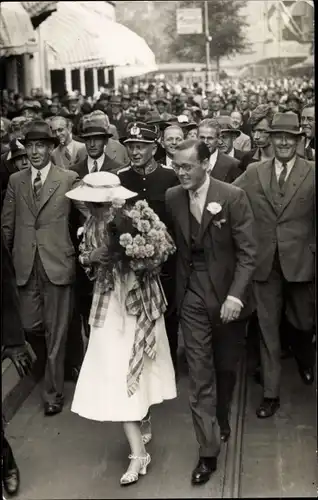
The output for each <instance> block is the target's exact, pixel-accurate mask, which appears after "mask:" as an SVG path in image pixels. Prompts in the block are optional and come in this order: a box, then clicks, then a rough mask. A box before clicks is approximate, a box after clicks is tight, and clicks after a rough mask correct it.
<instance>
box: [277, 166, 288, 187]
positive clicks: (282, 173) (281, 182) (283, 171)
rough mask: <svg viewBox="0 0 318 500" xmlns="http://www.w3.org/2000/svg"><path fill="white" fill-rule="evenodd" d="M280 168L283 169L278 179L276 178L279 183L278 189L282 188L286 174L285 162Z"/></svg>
mask: <svg viewBox="0 0 318 500" xmlns="http://www.w3.org/2000/svg"><path fill="white" fill-rule="evenodd" d="M282 168H283V170H282V171H281V173H280V176H279V179H278V185H279V188H280V189H282V188H283V186H284V184H285V180H286V175H287V163H282Z"/></svg>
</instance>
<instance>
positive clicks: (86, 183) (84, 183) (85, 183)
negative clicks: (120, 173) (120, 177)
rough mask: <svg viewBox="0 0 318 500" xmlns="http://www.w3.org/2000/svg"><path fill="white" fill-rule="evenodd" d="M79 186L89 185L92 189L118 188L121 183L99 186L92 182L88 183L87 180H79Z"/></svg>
mask: <svg viewBox="0 0 318 500" xmlns="http://www.w3.org/2000/svg"><path fill="white" fill-rule="evenodd" d="M80 186H81V187H89V188H93V189H113V188H118V187H121V184H120V183H119V184H103V185H101V186H94V185H93V184H89V183H88V182H85V181H83V180H82V181H81V182H80Z"/></svg>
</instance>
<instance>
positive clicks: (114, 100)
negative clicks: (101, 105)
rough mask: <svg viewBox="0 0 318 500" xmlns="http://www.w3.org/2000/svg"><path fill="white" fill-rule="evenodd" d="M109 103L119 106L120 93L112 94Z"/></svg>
mask: <svg viewBox="0 0 318 500" xmlns="http://www.w3.org/2000/svg"><path fill="white" fill-rule="evenodd" d="M109 104H110V105H112V104H113V105H116V106H120V105H121V96H120V95H112V96H111V98H110V99H109Z"/></svg>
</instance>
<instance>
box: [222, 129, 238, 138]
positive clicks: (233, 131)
mask: <svg viewBox="0 0 318 500" xmlns="http://www.w3.org/2000/svg"><path fill="white" fill-rule="evenodd" d="M223 132H230V133H231V134H233V135H236V136H237V137H238V136H239V135H241V131H240V130H238V129H235V128H223V129H221V134H222V133H223Z"/></svg>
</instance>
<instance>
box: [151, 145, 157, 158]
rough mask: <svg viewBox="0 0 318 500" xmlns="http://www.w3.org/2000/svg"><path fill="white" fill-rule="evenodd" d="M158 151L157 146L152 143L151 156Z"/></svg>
mask: <svg viewBox="0 0 318 500" xmlns="http://www.w3.org/2000/svg"><path fill="white" fill-rule="evenodd" d="M157 150H158V144H156V143H154V144H153V147H152V156H155V154H156V153H157Z"/></svg>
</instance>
